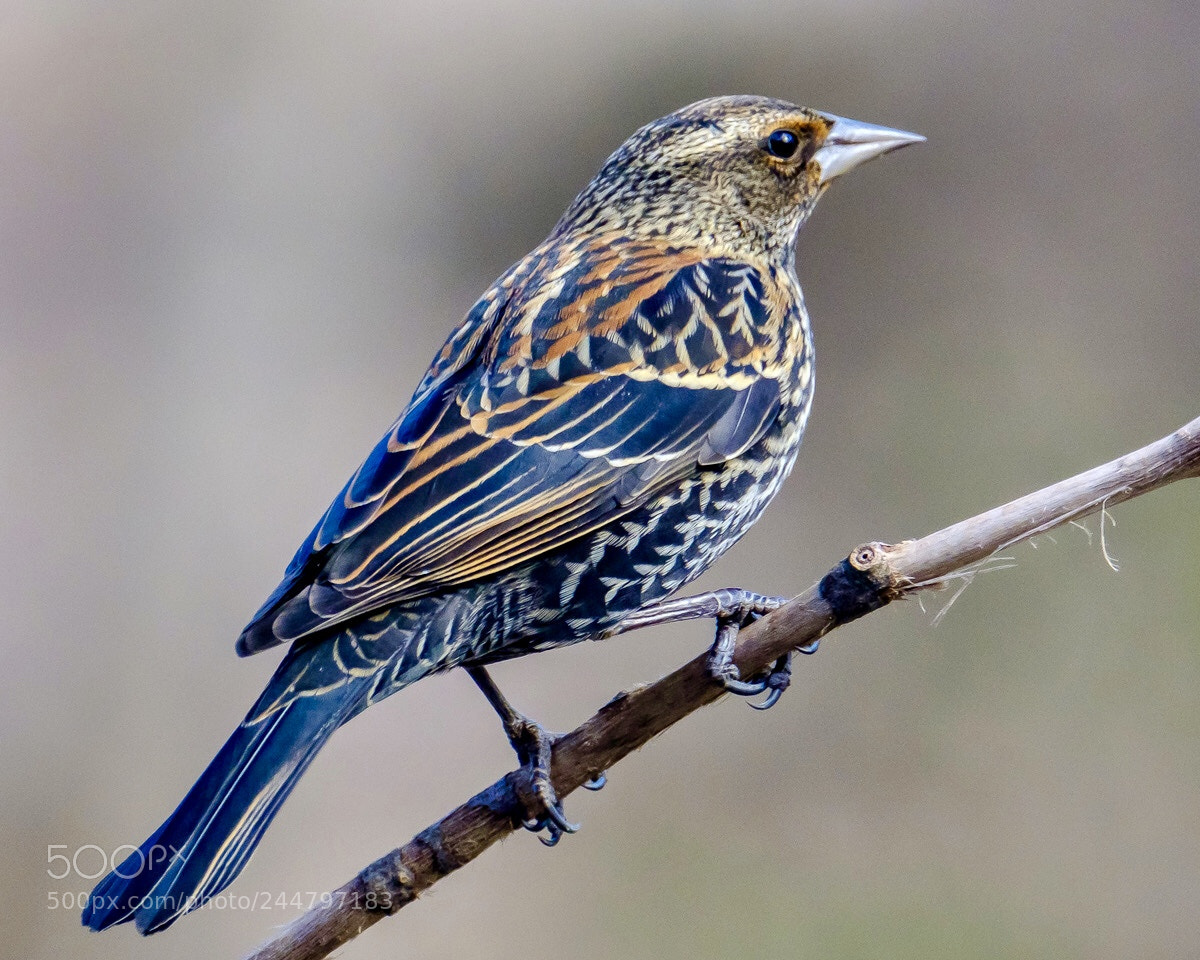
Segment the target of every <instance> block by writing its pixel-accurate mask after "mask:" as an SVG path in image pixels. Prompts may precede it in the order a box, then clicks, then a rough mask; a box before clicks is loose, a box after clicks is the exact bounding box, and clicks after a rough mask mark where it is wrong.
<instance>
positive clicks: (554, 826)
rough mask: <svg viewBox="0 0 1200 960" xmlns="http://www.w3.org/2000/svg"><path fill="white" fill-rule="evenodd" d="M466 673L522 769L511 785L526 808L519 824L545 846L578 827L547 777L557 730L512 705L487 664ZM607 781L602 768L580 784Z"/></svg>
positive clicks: (596, 786) (598, 785) (591, 787)
mask: <svg viewBox="0 0 1200 960" xmlns="http://www.w3.org/2000/svg"><path fill="white" fill-rule="evenodd" d="M467 673H468V674H469V675H470V677H471V679H472V680H474V681H475V683H476V685H477V686H478V687H479V689H480V690H481V691H483V695H484V696H485V697H487V700H488V703H490V704H491V705H492V708H493V709H494V710H495V711H496V713H497V714H498V715H499V717H500V721H501V722H502V723H503V724H504V735H505V736H506V737H508V742H509V743H510V744H512V748H513V750H515V751H516V752H517V760H518V761H519V762H520V764H521V769H520V771H519V773H518V775H517V777H516V780H515V783H514V786H515V787H516V792H517V797H518V799H519V800H520V802H521V805H522V806H523V807H524V808H525V817H524V818H523V819H522V820H521V826H523V827H524V828H525V829H526V830H529V831H532V832H533V833H536V834H539V836H538V839H539V840H541V841H542V843H544V844H546V846H548V847H552V846H554V845H555V844H556V843H558V841H559V840H561V839H562V835H563V834H564V833H575V831H577V830H578V829H579V824H577V823H571V821H570V820H568V819H567V818H566V815H565V814H564V813H563V808H562V802H561V801H560V800H559V799H558V794H557V793H555V790H554V784H553V783H552V782H551V780H550V761H551V758H552V754H553V751H554V743H555V741H557V740H558V738H559V736H560V734H556V733H549V732H547V730H546V728H545V727H543V726H542V725H541V724H540V723H538V722H537V721H536V720H530V719H529V717H527V716H525V714H523V713H521V712H520V711H519V710H517V709H516V708H515V707H513V705H512V704H511V703H509V702H508V700H507V698H506V697H505V696H504V694H503V693H501V692H500V688H499V687H497V686H496V683H495V681H494V680H492V678H491V675H490V674H489V673H488V672H487V670H486V668H484V667H481V666H474V667H467ZM606 782H607V781H606V778H605V776H604V773H603V771H601V772H599V773H595V774H594V775H593V776H592V778H591V779H590V780H588V781H586V782H584V784H583V787H584V789H586V790H600V789H602V788H603V787H604V784H605V783H606ZM543 830H545V831H546V832H547V836H545V837H543V836H540V834H541V832H542V831H543Z"/></svg>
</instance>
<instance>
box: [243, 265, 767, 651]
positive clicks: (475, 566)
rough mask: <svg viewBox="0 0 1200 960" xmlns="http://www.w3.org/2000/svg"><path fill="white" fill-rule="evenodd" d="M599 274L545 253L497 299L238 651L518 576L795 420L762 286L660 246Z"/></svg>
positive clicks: (437, 368)
mask: <svg viewBox="0 0 1200 960" xmlns="http://www.w3.org/2000/svg"><path fill="white" fill-rule="evenodd" d="M590 256H591V259H590V260H589V259H588V257H580V256H579V255H578V251H572V250H566V251H563V250H561V249H555V248H545V249H543V250H541V251H540V252H539V251H535V253H534V254H531V257H530V258H528V259H527V260H526V261H523V262H522V264H519V265H518V266H517V267H515V268H514V270H513V272H510V274H509V275H507V276H506V277H505V278H502V280H501V281H500V282H499V283H498V284H497V286H496V287H494V288H493V290H492V291H489V294H488V296H487V297H485V298H484V300H483V301H481V302H480V304H479V305H477V306H476V308H475V309H474V310H473V311H472V312H471V314H469V315H468V318H467V321H465V322H464V324H463V326H462V327H460V328H459V329H458V330H457V331H456V332H455V333H454V334H453V335H452V336H451V338H450V340H449V341H448V343H447V346H446V347H445V348H444V349H443V351H442V353H441V354H439V357H438V359H437V360H436V361H435V364H434V367H433V368H432V369H431V371H430V373H429V374H427V375H426V377H425V379H424V380H423V381H422V384H421V386H420V387H419V388H418V390H417V394H416V395H415V396H414V399H413V401H412V402H411V403H410V405H409V407H408V409H407V410H406V411H405V413H404V414H403V415H402V416H401V417H400V419H399V420H397V421H396V423H395V424H393V426H392V428H391V430H389V431H388V434H387V435H386V436H385V437H384V438H383V439H382V440H381V441H380V442H379V444H378V445H377V446H376V447H375V449H374V450H373V451H372V452H371V454H370V455H369V456H368V457H367V459H366V460H365V461H364V462H363V465H362V466H361V467H360V468H359V469H358V471H357V472H356V473H355V475H354V476H353V477H352V478H351V479H350V481H349V482H348V483H347V485H346V487H345V488H344V489H343V491H342V494H341V496H339V498H338V499H337V500H335V501H334V503H333V504H332V505H331V506H330V508H329V510H328V511H327V512H326V514H325V516H324V517H323V518H322V520H321V522H320V523H318V524H317V526H316V527H315V528H314V530H313V533H312V534H311V535H310V536H309V539H308V540H307V541H306V542H305V544H304V545H303V546H302V547H301V549H300V551H299V552H298V553H297V555H296V557H295V559H294V560H293V561H292V564H291V566H289V568H288V571H287V574H286V575H285V578H284V581H283V583H281V584H280V586H279V588H277V590H276V591H275V593H274V594H272V596H271V597H270V598H269V599H268V601H267V603H265V604H264V605H263V607H262V608H261V609H260V611H259V613H258V614H256V616H255V619H254V620H253V621H252V622H251V624H250V625H249V626H248V627H247V628H246V631H245V632H244V633H243V634H242V637H241V639H240V640H239V651H240V652H243V653H251V652H255V651H257V650H260V649H263V648H265V647H267V646H271V645H273V644H276V643H281V642H285V641H289V640H295V639H298V638H300V637H305V636H309V635H311V634H313V633H316V632H319V631H322V630H325V629H328V628H329V627H332V626H334V625H336V624H338V623H342V622H345V621H346V620H348V619H351V618H355V617H359V616H362V615H364V614H367V613H369V612H372V611H377V610H379V609H381V608H383V607H386V606H389V605H391V604H395V603H398V602H402V601H404V600H406V599H410V598H414V597H418V596H422V595H425V594H428V593H431V592H435V591H440V590H444V589H447V588H450V587H453V586H454V585H457V584H462V583H466V582H470V581H472V580H477V579H479V578H482V577H486V576H491V575H494V574H497V573H499V572H502V571H504V570H507V569H512V568H514V567H515V566H517V565H519V564H522V563H525V562H527V561H529V560H532V559H534V558H536V557H538V556H542V555H545V554H546V553H547V552H549V551H553V550H554V549H555V548H556V547H558V546H560V545H562V544H563V543H565V542H567V541H569V540H572V539H574V538H577V537H580V536H583V535H585V534H587V533H589V532H591V531H593V530H595V529H597V528H599V527H601V526H603V525H605V524H609V523H612V522H614V521H615V520H618V519H620V518H621V517H622V516H624V515H625V514H627V513H628V512H630V511H631V510H633V509H635V508H636V507H637V506H639V505H640V504H643V503H645V502H647V501H648V500H649V499H650V498H652V497H653V496H655V495H656V494H657V493H658V492H659V491H661V490H663V489H665V488H666V487H667V486H669V485H671V484H676V483H678V482H679V480H680V478H681V477H683V476H686V475H687V474H689V473H690V472H694V471H696V470H698V469H703V468H704V467H705V466H708V465H715V464H719V463H721V462H723V461H724V460H727V459H729V458H730V457H733V456H738V455H740V454H741V453H742V452H744V451H745V450H746V449H748V448H749V447H750V446H751V445H752V444H753V443H754V442H756V441H757V440H758V439H760V438H761V437H762V435H763V434H764V433H765V431H766V430H767V429H769V427H770V426H771V424H772V423H773V422H774V419H775V417H776V416H777V415H778V411H779V406H780V401H779V397H780V393H779V386H778V380H777V379H776V378H777V377H778V375H779V374H778V370H775V369H772V368H770V366H769V364H767V363H766V362H765V361H764V357H765V358H768V359H769V351H764V350H763V349H762V345H761V344H760V343H757V342H753V341H755V340H756V334H755V333H754V327H755V325H756V324H758V325H760V326H762V327H763V328H764V329H766V328H767V327H768V326H771V325H772V318H771V317H769V316H768V313H769V310H770V304H771V303H772V302H774V298H772V297H769V296H767V292H766V290H765V287H764V285H765V284H766V283H767V282H768V281H767V280H765V279H764V276H763V275H762V274H760V273H759V272H758V271H755V270H753V269H752V268H750V267H748V266H747V265H745V264H741V263H737V262H734V261H726V260H719V259H710V260H706V261H700V260H698V259H697V258H696V257H695V256H694V255H691V254H687V253H683V252H681V251H677V250H671V249H669V248H663V247H649V246H648V245H645V244H643V245H640V246H631V245H628V244H626V245H625V246H622V245H621V244H620V243H614V244H611V245H610V246H609V247H606V248H605V249H604V250H602V251H594V252H593V253H592V254H590ZM597 257H599V258H601V259H602V260H603V258H607V260H603V262H601V263H599V264H597V263H595V262H594V261H595V260H596V258H597ZM547 290H554V291H556V292H555V294H554V295H552V296H551V295H547V293H546V291H547ZM564 304H565V305H564ZM581 304H584V305H586V308H585V307H582V306H580V305H581ZM773 325H774V326H775V327H778V326H779V323H778V318H775V321H774V324H773ZM748 331H749V332H748ZM758 339H763V338H762V337H760V338H758Z"/></svg>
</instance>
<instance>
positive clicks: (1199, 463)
mask: <svg viewBox="0 0 1200 960" xmlns="http://www.w3.org/2000/svg"><path fill="white" fill-rule="evenodd" d="M1197 476H1200V418H1197V419H1195V420H1193V421H1192V422H1191V423H1189V424H1187V425H1186V426H1184V427H1181V428H1180V429H1179V430H1177V431H1175V432H1174V433H1172V434H1170V435H1169V436H1166V437H1164V438H1163V439H1161V440H1159V441H1157V442H1156V443H1152V444H1150V445H1149V446H1146V447H1143V448H1142V449H1140V450H1137V451H1134V452H1133V453H1129V454H1127V455H1125V456H1123V457H1120V458H1119V459H1117V460H1114V461H1112V462H1111V463H1107V464H1104V465H1103V466H1100V467H1096V468H1095V469H1093V470H1089V471H1087V472H1086V473H1081V474H1079V475H1078V476H1075V477H1072V478H1070V479H1069V480H1064V481H1062V482H1061V483H1057V484H1054V485H1053V486H1050V487H1046V488H1045V489H1043V490H1039V491H1038V492H1036V493H1032V494H1029V495H1028V496H1025V497H1021V498H1020V499H1019V500H1014V501H1012V502H1011V503H1007V504H1004V505H1003V506H1000V507H996V508H994V509H992V510H989V511H987V512H986V513H982V514H979V515H978V516H975V517H971V518H970V519H968V520H963V521H961V522H959V523H956V524H954V525H953V526H950V527H946V528H945V529H943V530H939V531H937V532H936V533H931V534H929V535H928V536H926V537H922V538H921V539H920V540H906V541H903V542H902V543H898V544H895V545H890V544H883V543H869V544H864V545H863V546H860V547H858V548H857V549H856V550H854V552H853V553H851V554H850V556H849V557H847V558H846V559H845V560H843V561H842V562H841V563H840V564H838V565H837V566H836V567H834V568H833V569H832V570H831V571H830V572H829V573H828V574H826V575H825V577H824V578H823V579H822V580H821V581H820V582H819V583H817V584H815V585H813V586H812V587H810V588H809V589H808V590H806V591H805V592H804V593H803V594H801V595H800V596H799V597H797V598H796V599H794V600H792V601H791V602H790V603H788V604H786V605H785V606H783V607H781V608H780V609H778V610H776V611H775V612H774V613H772V614H770V616H767V617H764V618H763V619H762V620H760V621H758V622H757V623H754V624H753V625H751V626H749V627H747V628H746V629H745V630H743V631H742V632H741V634H740V635H739V637H738V645H737V650H736V652H735V655H734V660H735V662H736V664H737V666H738V668H739V669H740V671H741V674H742V676H751V675H753V674H756V673H759V672H761V671H762V670H763V669H764V668H766V667H767V665H768V664H771V663H772V662H774V661H775V660H776V659H778V658H779V657H780V656H781V655H783V654H784V653H787V652H788V651H789V650H795V649H798V648H800V647H805V646H810V645H812V644H814V643H815V642H816V641H817V640H819V639H820V638H821V637H823V636H824V635H825V634H826V633H828V632H829V631H830V630H832V629H834V628H835V627H838V626H840V625H841V624H843V623H847V622H849V621H851V620H854V619H857V618H858V617H860V616H863V615H864V614H866V613H870V612H871V611H872V610H876V609H878V608H879V607H882V606H884V605H886V604H888V603H890V602H892V601H893V600H897V599H900V598H902V597H905V596H908V595H911V594H914V593H917V592H918V591H921V590H926V589H930V588H932V587H936V586H939V585H941V584H943V583H944V582H945V581H946V580H947V578H949V577H951V576H952V575H954V574H959V575H963V574H964V573H966V574H968V575H969V574H970V572H971V568H973V567H974V566H975V565H977V564H979V563H980V562H981V561H984V560H987V559H988V558H989V557H992V556H994V555H995V554H996V553H997V552H998V551H1000V550H1004V549H1005V548H1007V547H1009V546H1012V545H1013V544H1015V543H1018V542H1020V541H1022V540H1027V539H1029V538H1031V537H1034V536H1036V535H1038V534H1041V533H1044V532H1045V531H1047V530H1050V529H1052V528H1054V527H1057V526H1059V525H1060V524H1064V523H1072V522H1076V521H1078V520H1080V519H1082V518H1083V517H1086V516H1088V515H1089V514H1092V513H1096V512H1101V511H1106V510H1108V509H1109V508H1111V507H1112V506H1114V505H1115V504H1118V503H1121V502H1122V501H1125V500H1129V499H1131V498H1133V497H1137V496H1140V495H1141V494H1143V493H1147V492H1149V491H1151V490H1155V489H1157V488H1159V487H1162V486H1166V485H1167V484H1169V483H1172V482H1174V481H1175V480H1180V479H1183V478H1185V477H1197ZM1102 529H1103V528H1102ZM722 695H723V694H722V691H721V688H720V687H719V686H718V685H717V684H715V683H713V682H712V680H711V679H710V677H709V675H708V670H707V654H703V655H701V656H699V657H697V658H696V659H694V660H692V661H691V662H690V663H688V664H685V665H684V666H682V667H680V668H679V669H678V670H676V671H674V672H673V673H671V674H669V675H667V676H665V677H663V678H662V679H661V680H658V681H657V682H655V683H653V684H649V685H647V686H641V687H638V688H637V689H635V690H632V691H629V692H628V693H623V694H620V695H619V696H617V697H616V698H615V699H613V700H612V701H610V702H609V703H608V704H606V705H605V706H604V707H602V708H601V709H600V710H599V712H597V713H596V714H595V716H593V717H591V718H590V719H588V720H587V721H585V722H584V723H583V724H582V725H580V726H579V727H578V728H577V729H575V730H574V731H572V732H571V733H569V734H567V735H566V736H564V737H563V738H562V739H561V740H559V741H558V742H557V743H556V744H555V746H554V758H553V781H554V788H555V790H556V791H557V792H558V795H559V797H565V796H567V795H568V794H569V793H571V792H572V791H573V790H575V789H576V788H577V787H579V786H581V785H582V784H583V783H584V782H585V781H587V780H589V779H591V778H592V777H593V776H594V775H596V774H598V773H600V772H602V771H604V770H607V769H610V768H611V767H612V766H614V765H615V764H616V763H617V762H618V761H619V760H620V759H621V758H622V757H624V756H626V755H627V754H629V753H631V752H632V751H634V750H636V749H638V748H639V747H641V746H642V745H643V744H645V743H646V742H647V741H649V740H650V739H651V738H652V737H655V736H657V735H658V734H659V733H662V732H663V731H664V730H666V729H667V728H668V727H670V726H671V725H672V724H674V723H676V722H677V721H679V720H681V719H682V718H683V717H685V716H687V715H688V714H689V713H691V712H692V711H694V710H697V709H699V708H700V707H702V706H704V705H706V704H709V703H712V702H713V701H715V700H717V699H719V698H720V697H721V696H722ZM517 776H518V775H517V773H515V772H514V773H509V774H507V775H506V776H504V777H503V778H501V779H500V780H498V781H497V782H496V783H494V784H492V785H491V786H490V787H488V788H487V789H486V790H484V791H482V792H481V793H478V794H476V795H475V796H474V797H472V798H471V799H470V800H468V801H467V802H466V803H464V804H463V805H462V806H460V807H458V808H457V809H456V810H454V811H452V812H451V813H449V814H447V815H446V816H445V817H443V818H442V819H441V820H439V821H438V822H437V823H435V824H434V825H433V826H431V827H429V828H428V829H426V830H424V831H423V832H421V833H419V834H418V835H417V836H415V837H414V838H413V839H412V840H410V841H409V842H408V843H407V844H405V845H404V846H403V847H400V848H399V849H397V850H393V851H392V852H391V853H388V854H386V855H385V856H383V857H381V858H380V859H378V860H376V861H375V862H374V863H372V864H370V865H369V866H368V867H366V868H364V869H363V870H362V871H361V872H360V873H359V874H358V875H357V876H356V877H354V879H352V880H351V881H350V882H349V883H347V884H345V885H344V886H342V887H339V888H338V889H337V890H336V891H334V892H333V894H332V896H331V898H330V901H329V902H328V905H322V906H318V907H316V908H314V909H312V910H310V911H308V912H307V913H305V914H303V915H302V916H300V917H298V918H297V919H296V920H294V921H293V922H292V923H291V924H289V925H288V926H286V927H285V928H283V929H282V930H281V931H280V932H279V933H278V934H277V935H276V936H275V937H274V938H273V939H271V940H270V941H269V942H267V943H266V944H264V945H263V946H262V947H261V948H260V949H259V950H257V951H255V952H254V953H253V954H251V955H250V956H249V957H248V958H247V960H282V958H285V957H286V958H288V960H317V958H320V957H325V956H328V955H329V954H330V953H331V952H332V951H333V950H335V949H336V948H337V947H339V946H342V945H343V944H345V943H347V942H349V941H350V940H352V939H353V938H354V937H356V936H357V935H358V934H359V933H361V932H362V931H363V930H365V929H366V928H367V927H369V926H371V925H372V924H374V923H376V922H377V921H379V920H381V919H383V918H384V917H386V916H389V915H390V914H393V913H395V912H396V911H398V910H399V909H400V908H401V907H403V906H405V905H406V904H408V903H410V902H412V901H413V900H414V899H416V898H417V897H418V896H419V895H420V894H421V892H422V891H424V890H426V889H428V888H429V887H430V886H432V885H433V884H434V883H436V882H437V881H438V880H440V879H441V878H442V877H444V876H446V875H447V874H449V873H451V872H452V871H454V870H457V869H458V868H459V867H462V866H464V865H465V864H467V863H470V862H471V861H472V860H474V859H475V858H476V857H477V856H479V854H481V853H483V851H484V850H486V849H487V848H488V847H490V846H491V845H492V844H494V843H495V842H496V841H498V840H500V839H502V838H503V837H505V836H507V835H508V834H509V833H511V832H512V831H514V830H516V829H518V828H519V826H520V820H521V817H522V816H523V810H522V806H521V804H520V801H519V799H518V794H517V783H518V781H517Z"/></svg>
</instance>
